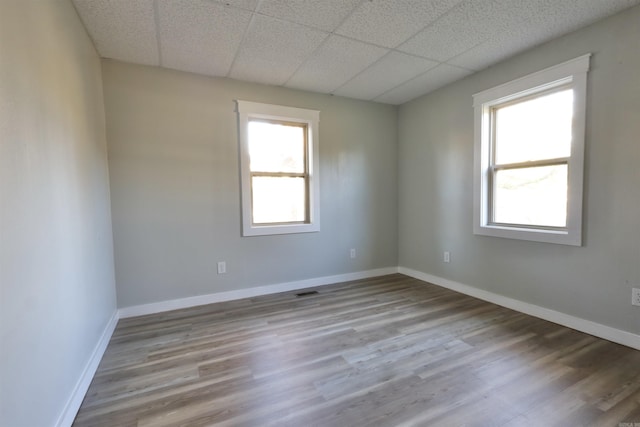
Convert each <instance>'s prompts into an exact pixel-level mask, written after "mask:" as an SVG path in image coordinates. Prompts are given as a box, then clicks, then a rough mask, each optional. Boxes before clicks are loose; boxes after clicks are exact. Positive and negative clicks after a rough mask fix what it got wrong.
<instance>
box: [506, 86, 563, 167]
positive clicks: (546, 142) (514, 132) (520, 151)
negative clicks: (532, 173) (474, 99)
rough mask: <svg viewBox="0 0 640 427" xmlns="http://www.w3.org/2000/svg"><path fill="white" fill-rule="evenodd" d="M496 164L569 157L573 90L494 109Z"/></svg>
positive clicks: (536, 97)
mask: <svg viewBox="0 0 640 427" xmlns="http://www.w3.org/2000/svg"><path fill="white" fill-rule="evenodd" d="M494 110H495V119H494V120H495V133H496V134H495V162H496V164H504V163H517V162H527V161H533V160H543V159H555V158H560V157H569V155H570V153H571V123H572V118H573V91H572V90H571V89H565V90H561V91H556V92H552V93H546V94H542V95H539V96H534V97H532V98H530V99H526V100H523V101H518V102H515V103H509V104H507V105H505V106H497V107H494Z"/></svg>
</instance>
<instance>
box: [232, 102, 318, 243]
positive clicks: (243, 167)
mask: <svg viewBox="0 0 640 427" xmlns="http://www.w3.org/2000/svg"><path fill="white" fill-rule="evenodd" d="M235 102H236V112H237V114H238V140H239V152H240V192H241V211H242V212H241V217H242V218H241V219H242V221H241V222H242V236H265V235H276V234H292V233H313V232H318V231H320V203H319V195H320V179H319V155H318V153H319V149H318V145H319V144H318V141H319V136H318V134H319V131H318V127H319V123H320V112H319V111H317V110H308V109H303V108H296V107H288V106H282V105H273V104H264V103H259V102H250V101H241V100H236V101H235ZM252 120H256V121H264V122H272V123H274V122H275V123H286V124H292V125H302V126H303V127H306V134H305V139H306V141H305V178H306V179H305V181H306V186H305V187H306V199H307V200H306V211H307V212H306V214H305V217H306V218H305V221H303V222H284V223H254V222H253V194H252V178H253V176H254V172H252V171H251V168H250V158H249V122H250V121H252ZM259 174H260V173H259ZM270 175H273V176H275V175H280V173H275V174H270ZM287 175H292V176H293V175H299V174H298V173H291V174H288V173H287ZM265 176H266V175H265Z"/></svg>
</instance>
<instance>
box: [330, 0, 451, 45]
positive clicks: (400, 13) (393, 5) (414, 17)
mask: <svg viewBox="0 0 640 427" xmlns="http://www.w3.org/2000/svg"><path fill="white" fill-rule="evenodd" d="M460 1H461V0H433V1H425V0H393V1H380V0H376V1H371V0H366V1H363V2H362V3H361V4H360V6H359V7H358V8H356V9H355V11H354V12H353V13H352V14H351V16H349V18H347V20H346V21H345V22H344V23H343V24H342V25H341V26H340V27H339V28H338V30H337V31H336V32H337V33H338V34H342V35H345V36H349V37H353V38H355V39H358V40H363V41H367V42H370V43H374V44H377V45H380V46H385V47H396V46H398V45H399V44H400V43H402V42H404V41H405V40H406V39H407V38H408V37H411V36H412V35H414V34H415V33H417V32H418V31H420V30H421V29H422V28H424V27H425V26H426V25H428V24H429V23H430V22H433V21H435V20H436V19H437V18H438V17H439V16H440V15H442V14H443V13H445V12H446V11H447V10H448V9H450V8H451V7H453V6H455V5H456V4H457V3H459V2H460Z"/></svg>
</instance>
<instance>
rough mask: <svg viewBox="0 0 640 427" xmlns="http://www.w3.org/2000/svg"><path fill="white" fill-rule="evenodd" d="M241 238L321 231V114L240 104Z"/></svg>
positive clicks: (246, 103)
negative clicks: (319, 141) (319, 137)
mask: <svg viewBox="0 0 640 427" xmlns="http://www.w3.org/2000/svg"><path fill="white" fill-rule="evenodd" d="M236 102H237V111H238V126H239V137H240V172H241V177H240V181H241V190H242V235H243V236H259V235H268V234H287V233H306V232H315V231H319V230H320V215H319V214H320V210H319V200H318V197H319V193H320V185H319V178H318V123H319V119H320V112H319V111H315V110H306V109H301V108H294V107H284V106H280V105H271V104H260V103H257V102H248V101H236Z"/></svg>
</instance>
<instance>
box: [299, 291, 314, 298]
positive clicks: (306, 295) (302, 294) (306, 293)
mask: <svg viewBox="0 0 640 427" xmlns="http://www.w3.org/2000/svg"><path fill="white" fill-rule="evenodd" d="M317 294H318V291H309V292H300V293H299V294H296V296H297V297H308V296H310V295H317Z"/></svg>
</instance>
